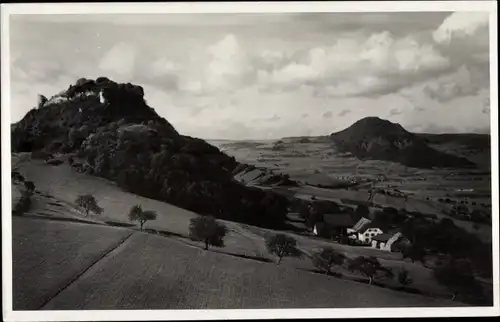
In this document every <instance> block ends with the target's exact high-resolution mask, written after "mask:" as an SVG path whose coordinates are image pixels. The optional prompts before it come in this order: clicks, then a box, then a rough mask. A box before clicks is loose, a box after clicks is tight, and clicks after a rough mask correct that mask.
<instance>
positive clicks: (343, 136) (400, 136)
mask: <svg viewBox="0 0 500 322" xmlns="http://www.w3.org/2000/svg"><path fill="white" fill-rule="evenodd" d="M330 138H331V140H332V141H333V142H334V143H335V145H336V146H337V148H338V149H339V150H341V151H342V152H350V153H351V154H353V155H354V156H355V157H357V158H359V159H362V160H365V159H372V160H383V161H392V162H397V163H400V164H403V165H405V166H409V167H415V168H434V167H436V168H475V164H474V163H473V162H471V161H469V160H468V159H466V158H463V157H458V156H455V155H451V154H447V153H443V152H440V151H438V150H435V149H434V148H432V147H430V146H429V145H428V142H427V140H426V139H424V138H423V137H420V136H418V135H416V134H413V133H410V132H408V131H406V130H405V129H404V128H403V127H402V126H401V125H399V124H397V123H392V122H390V121H388V120H383V119H380V118H378V117H366V118H363V119H361V120H359V121H357V122H355V123H354V124H353V125H351V126H350V127H348V128H347V129H345V130H343V131H340V132H337V133H332V134H331V135H330Z"/></svg>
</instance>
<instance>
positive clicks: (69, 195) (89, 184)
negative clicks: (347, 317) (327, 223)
mask: <svg viewBox="0 0 500 322" xmlns="http://www.w3.org/2000/svg"><path fill="white" fill-rule="evenodd" d="M17 157H18V156H13V163H14V162H15V160H14V159H15V158H17ZM17 164H18V165H19V168H20V170H21V172H22V173H23V174H24V175H26V177H27V178H29V179H30V180H34V181H35V184H36V187H37V189H38V190H40V193H36V194H35V195H34V196H33V198H32V199H33V200H34V201H33V207H32V210H30V212H29V215H30V216H41V215H43V217H46V218H47V217H50V218H53V219H57V218H63V217H64V218H69V219H71V218H72V219H80V220H85V221H93V222H101V223H104V222H105V221H109V220H111V221H114V222H117V221H119V222H123V223H127V222H128V223H130V222H129V221H128V218H127V212H128V210H129V209H130V207H131V206H132V205H134V204H136V203H140V204H142V205H143V207H144V208H145V209H151V210H155V211H157V212H158V219H157V220H154V221H151V222H147V223H146V227H147V228H154V229H157V230H161V231H167V232H172V233H175V234H180V235H182V236H187V235H188V226H189V219H190V218H192V217H193V216H196V214H195V213H192V212H189V211H186V210H184V209H181V208H178V207H175V206H173V205H170V204H167V203H163V202H159V201H156V200H151V199H148V198H143V197H139V196H136V195H133V194H129V193H127V192H124V191H122V190H121V189H119V188H118V187H117V186H116V185H114V184H113V183H111V182H109V181H107V180H102V179H99V178H96V177H92V176H88V175H84V174H81V173H78V172H76V171H74V170H72V169H71V168H70V167H69V166H67V165H66V164H63V165H60V166H57V167H53V166H50V165H47V164H44V163H43V162H41V161H37V160H29V158H27V159H26V160H23V161H22V162H17ZM13 188H16V186H15V185H14V186H13ZM315 190H322V189H315ZM323 190H326V189H323ZM85 192H90V193H92V194H93V195H94V196H96V198H97V200H98V201H99V204H100V205H101V206H103V207H104V214H103V215H99V216H94V215H90V216H88V217H84V215H83V214H81V213H80V211H79V210H78V208H76V207H75V205H74V200H75V198H76V196H77V195H78V194H80V193H85ZM55 217H57V218H55ZM223 222H224V223H225V224H226V226H227V227H228V228H229V232H228V235H227V236H226V238H225V239H224V243H225V247H224V248H220V249H219V248H218V249H214V251H217V252H222V253H228V254H235V255H236V256H240V255H243V256H254V257H258V258H259V259H260V260H270V261H276V260H277V259H276V257H275V256H272V255H271V254H269V253H268V252H267V250H266V246H265V241H264V237H265V236H267V235H268V234H269V233H276V231H273V230H268V229H262V228H257V227H253V226H247V225H242V224H238V223H234V222H230V221H223ZM291 235H292V236H293V237H295V238H296V239H297V242H298V246H299V247H300V249H301V250H302V251H303V252H304V253H306V254H308V255H309V256H310V255H311V254H312V252H314V251H317V250H319V249H320V248H321V247H323V246H330V247H334V248H335V249H337V250H338V251H341V252H343V253H344V254H345V255H347V256H348V257H350V258H354V257H355V256H359V255H363V256H376V257H377V258H379V260H381V261H383V262H384V265H386V266H388V267H391V268H393V269H395V272H397V271H399V270H400V269H401V267H405V268H406V269H408V270H409V271H410V274H411V276H412V278H413V279H414V282H413V284H412V285H413V286H415V287H417V288H419V289H420V290H421V291H423V292H424V293H425V294H429V295H430V294H434V295H435V296H443V297H449V298H451V295H450V294H449V292H448V291H447V290H446V289H444V288H443V287H441V285H439V284H438V283H437V281H436V280H435V279H434V278H433V276H432V274H431V271H430V270H429V269H428V268H425V267H423V266H422V265H420V264H412V263H408V262H404V261H402V260H401V255H400V254H395V253H387V252H382V251H377V250H374V249H371V248H364V247H353V246H347V245H341V244H335V243H331V242H328V241H326V240H322V239H318V238H311V237H305V236H301V235H296V234H291ZM179 240H180V241H182V242H184V243H187V244H193V245H198V246H200V244H199V243H197V242H191V241H190V240H189V239H187V237H179ZM281 266H287V267H290V268H295V269H297V268H298V269H302V270H314V269H316V268H315V267H314V265H313V264H312V262H311V260H310V259H309V258H308V257H304V258H303V259H292V258H286V259H284V260H283V261H282V264H281ZM342 273H346V274H345V275H348V274H347V273H349V272H344V271H342ZM349 274H352V273H349ZM358 277H360V278H361V277H362V276H358ZM392 282H393V283H397V274H396V276H395V277H394V279H393V281H392Z"/></svg>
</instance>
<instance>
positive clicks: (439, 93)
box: [424, 65, 479, 102]
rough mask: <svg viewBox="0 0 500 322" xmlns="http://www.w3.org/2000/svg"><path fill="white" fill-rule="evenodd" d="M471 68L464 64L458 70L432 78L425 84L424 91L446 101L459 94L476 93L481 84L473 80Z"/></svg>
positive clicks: (438, 99)
mask: <svg viewBox="0 0 500 322" xmlns="http://www.w3.org/2000/svg"><path fill="white" fill-rule="evenodd" d="M472 77H473V76H472V75H471V72H470V71H469V69H468V68H467V67H466V66H464V65H462V66H461V67H460V68H459V69H458V70H457V71H455V72H453V73H451V74H447V75H444V76H441V77H440V78H438V79H436V80H431V81H429V82H427V83H426V85H424V92H425V94H427V95H428V96H429V97H430V98H432V99H435V100H437V101H439V102H446V101H449V100H452V99H454V98H457V97H459V96H467V95H474V94H476V93H477V92H478V90H479V86H478V85H477V84H476V83H475V82H474V81H473V79H472Z"/></svg>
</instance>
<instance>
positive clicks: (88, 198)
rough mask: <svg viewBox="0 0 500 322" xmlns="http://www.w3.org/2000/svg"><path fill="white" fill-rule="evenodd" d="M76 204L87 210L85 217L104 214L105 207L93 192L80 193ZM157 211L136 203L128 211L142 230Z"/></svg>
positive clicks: (131, 219) (155, 215) (154, 217)
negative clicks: (100, 204) (146, 208)
mask: <svg viewBox="0 0 500 322" xmlns="http://www.w3.org/2000/svg"><path fill="white" fill-rule="evenodd" d="M75 202H76V204H77V205H78V206H79V207H81V208H83V210H84V211H85V217H87V216H88V215H89V214H90V213H92V212H93V213H95V214H96V215H100V214H102V212H103V211H104V209H103V208H102V207H100V206H99V204H98V203H97V200H96V198H95V197H94V196H93V195H91V194H85V195H80V196H78V197H77V198H76V201H75ZM157 216H158V215H157V213H156V212H155V211H153V210H143V209H142V206H141V205H135V206H132V208H130V211H129V213H128V218H129V220H130V221H137V222H138V223H139V225H140V228H141V230H143V228H144V224H145V223H146V222H147V221H150V220H155V219H156V217H157Z"/></svg>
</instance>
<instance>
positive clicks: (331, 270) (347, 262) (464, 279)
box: [77, 195, 482, 299]
mask: <svg viewBox="0 0 500 322" xmlns="http://www.w3.org/2000/svg"><path fill="white" fill-rule="evenodd" d="M77 204H78V205H79V206H80V207H82V208H84V210H85V213H86V216H88V214H89V213H90V212H94V213H96V214H100V213H102V210H103V209H102V208H101V207H99V205H98V204H97V201H96V199H95V198H94V197H93V196H92V195H82V196H79V197H78V198H77ZM128 217H129V220H130V221H137V222H138V223H139V224H140V229H141V230H143V227H144V224H145V223H146V222H147V221H150V220H155V219H156V218H157V213H156V212H154V211H151V210H143V209H142V206H141V205H135V206H133V207H132V208H131V209H130V212H129V214H128ZM227 232H228V229H227V227H226V226H225V225H224V224H223V223H222V222H220V221H217V220H216V219H215V218H214V217H212V216H197V217H195V218H192V219H191V221H190V225H189V236H190V238H191V239H192V240H195V241H201V242H203V243H204V246H205V247H204V248H205V250H208V248H209V246H216V247H224V238H225V236H226V235H227ZM265 242H266V243H265V244H266V248H267V250H268V252H269V253H270V254H273V255H275V256H277V258H278V261H277V265H280V263H281V261H282V260H283V258H285V257H295V258H302V257H303V255H304V253H303V252H302V251H301V250H300V249H299V248H298V246H297V241H296V240H295V239H294V238H293V237H291V236H288V235H286V234H273V235H270V236H268V237H267V238H266V240H265ZM426 255H427V254H426V252H425V251H424V250H423V248H422V247H420V246H419V245H418V244H416V245H413V246H412V247H410V248H408V249H405V250H404V252H403V256H404V257H408V258H410V259H411V260H412V261H421V262H422V263H425V257H426ZM311 259H312V263H313V265H314V266H315V267H316V268H318V269H319V270H320V271H322V272H323V273H324V274H326V275H335V274H336V273H335V268H337V267H347V269H348V270H349V271H355V272H359V273H361V274H362V275H364V276H366V277H367V278H368V283H369V284H372V283H373V281H374V279H375V278H376V277H377V276H382V277H390V278H392V277H393V276H394V274H393V272H392V271H391V270H390V269H388V268H386V267H384V266H382V265H381V263H380V262H379V261H378V259H377V258H376V257H373V256H370V257H365V256H358V257H356V258H354V259H349V258H347V257H346V256H345V255H344V254H343V253H341V252H338V251H336V250H335V249H333V248H332V247H325V248H323V249H321V250H319V251H318V252H315V253H313V254H312V257H311ZM434 276H435V277H436V279H437V281H438V282H439V283H441V284H443V285H445V286H446V287H447V288H449V289H450V290H451V291H452V292H453V299H454V298H455V297H456V296H457V295H461V296H466V294H469V293H471V294H476V295H478V296H480V294H481V292H482V291H481V287H480V285H479V284H478V283H477V282H476V280H475V278H474V273H473V270H472V267H471V266H470V263H468V262H467V261H464V260H461V259H458V260H457V259H454V258H453V257H449V258H448V259H447V260H446V261H445V262H443V263H441V264H440V265H438V267H436V268H435V269H434ZM397 278H398V282H399V283H400V284H401V285H408V284H411V283H412V279H411V277H410V276H409V272H408V271H407V270H406V269H402V270H400V271H399V273H398V276H397ZM476 297H477V296H476Z"/></svg>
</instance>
